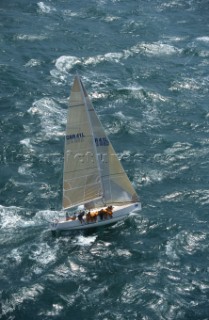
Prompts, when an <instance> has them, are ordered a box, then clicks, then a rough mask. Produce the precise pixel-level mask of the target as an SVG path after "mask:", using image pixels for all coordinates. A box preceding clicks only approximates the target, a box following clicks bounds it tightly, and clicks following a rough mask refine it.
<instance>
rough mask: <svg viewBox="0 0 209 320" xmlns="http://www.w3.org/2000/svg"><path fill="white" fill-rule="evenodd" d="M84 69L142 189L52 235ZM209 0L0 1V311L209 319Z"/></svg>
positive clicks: (15, 319)
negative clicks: (88, 221) (75, 94)
mask: <svg viewBox="0 0 209 320" xmlns="http://www.w3.org/2000/svg"><path fill="white" fill-rule="evenodd" d="M76 72H78V73H79V74H80V76H81V77H82V79H83V82H84V85H85V86H86V88H87V91H88V92H89V95H90V97H91V98H92V101H93V104H94V107H95V109H96V111H97V113H98V115H99V117H100V119H101V121H102V123H103V125H104V127H105V130H106V132H107V133H108V135H109V138H110V140H111V142H112V144H113V146H114V148H115V150H116V152H117V153H118V155H119V158H120V160H121V162H122V164H123V166H124V168H125V170H126V172H127V174H128V176H129V178H130V180H131V181H132V183H133V185H134V186H135V188H136V190H137V193H138V194H139V196H140V199H141V202H142V211H139V212H136V213H135V214H132V215H131V216H130V218H129V219H127V220H126V221H124V222H121V223H118V224H116V225H114V226H112V227H106V228H102V229H98V230H93V231H91V232H88V233H79V232H78V233H75V234H69V233H68V234H62V235H60V236H56V237H53V236H52V235H51V233H50V231H49V229H48V226H49V223H50V221H52V220H53V219H55V218H56V217H58V216H62V215H64V213H63V211H62V210H61V203H62V170H63V150H64V134H65V124H66V114H67V107H68V98H69V94H70V88H71V85H72V82H73V78H74V75H75V73H76ZM208 95H209V1H208V0H170V1H168V0H167V1H166V0H146V1H145V0H138V1H137V0H129V1H125V0H89V1H86V0H81V1H77V0H59V1H58V0H57V1H55V0H48V1H47V0H46V1H45V0H44V1H38V0H31V1H26V0H16V1H6V0H1V1H0V115H1V116H0V319H1V320H28V319H30V320H39V319H40V320H49V319H50V320H51V319H57V320H67V319H76V320H91V319H95V320H135V319H136V320H140V319H143V320H155V319H171V320H172V319H182V320H183V319H185V320H190V319H194V320H206V319H209V226H208V225H209V169H208V168H209V99H208Z"/></svg>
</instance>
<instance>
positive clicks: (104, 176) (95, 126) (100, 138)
mask: <svg viewBox="0 0 209 320" xmlns="http://www.w3.org/2000/svg"><path fill="white" fill-rule="evenodd" d="M83 90H84V94H85V96H86V102H87V105H88V110H89V115H90V121H91V125H92V130H93V135H94V139H95V145H96V151H97V157H98V160H99V167H100V173H101V181H102V189H103V198H102V199H101V200H102V201H101V200H98V201H93V202H91V203H89V204H86V207H88V208H92V207H99V206H104V205H123V204H126V203H129V202H137V201H138V196H137V194H136V191H135V190H134V188H133V186H132V184H131V182H130V180H129V178H128V176H127V174H126V173H125V171H124V169H123V167H122V165H121V163H120V161H119V160H118V157H117V155H116V153H115V151H114V149H113V147H112V144H111V143H110V141H109V139H108V138H107V136H106V134H105V131H104V128H103V127H102V125H101V122H100V121H99V118H98V117H97V114H96V112H95V110H94V108H93V105H92V103H91V100H90V99H89V97H88V95H87V93H86V90H85V88H84V87H83Z"/></svg>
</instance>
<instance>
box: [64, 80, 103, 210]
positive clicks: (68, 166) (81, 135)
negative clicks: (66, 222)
mask: <svg viewBox="0 0 209 320" xmlns="http://www.w3.org/2000/svg"><path fill="white" fill-rule="evenodd" d="M101 196H102V185H101V178H100V168H99V164H98V159H97V155H96V146H95V139H94V135H93V131H92V127H91V122H90V117H89V113H88V106H87V103H86V97H85V95H84V91H83V87H82V84H81V82H80V79H79V77H78V76H76V77H75V80H74V83H73V87H72V90H71V96H70V107H69V110H68V116H67V127H66V136H65V154H64V173H63V208H65V209H66V208H70V207H73V206H76V205H79V204H84V203H86V202H89V201H92V200H95V199H97V198H99V197H101Z"/></svg>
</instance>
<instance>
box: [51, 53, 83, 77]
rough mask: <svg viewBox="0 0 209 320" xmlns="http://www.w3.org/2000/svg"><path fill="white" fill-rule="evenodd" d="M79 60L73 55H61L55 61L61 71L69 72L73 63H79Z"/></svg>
mask: <svg viewBox="0 0 209 320" xmlns="http://www.w3.org/2000/svg"><path fill="white" fill-rule="evenodd" d="M80 63H81V60H80V59H79V58H77V57H75V56H61V57H59V58H58V59H57V60H56V62H55V66H56V68H57V69H58V70H59V71H61V72H67V73H68V72H69V71H70V70H71V69H72V68H73V67H74V66H75V65H77V64H80Z"/></svg>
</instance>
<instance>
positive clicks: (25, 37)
mask: <svg viewBox="0 0 209 320" xmlns="http://www.w3.org/2000/svg"><path fill="white" fill-rule="evenodd" d="M16 38H17V40H24V41H37V40H45V39H47V36H46V35H43V34H39V35H38V34H19V35H17V37H16Z"/></svg>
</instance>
